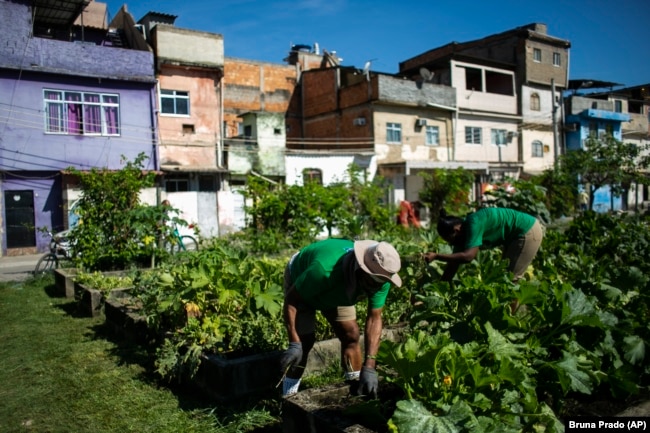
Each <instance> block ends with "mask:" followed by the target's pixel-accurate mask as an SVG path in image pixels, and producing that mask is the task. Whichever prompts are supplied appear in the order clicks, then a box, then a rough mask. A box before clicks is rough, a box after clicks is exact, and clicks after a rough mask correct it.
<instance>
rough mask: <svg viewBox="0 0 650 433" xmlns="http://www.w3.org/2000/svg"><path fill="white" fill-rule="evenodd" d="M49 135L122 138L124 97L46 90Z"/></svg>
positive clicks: (46, 120)
mask: <svg viewBox="0 0 650 433" xmlns="http://www.w3.org/2000/svg"><path fill="white" fill-rule="evenodd" d="M43 98H44V103H45V132H47V133H50V134H70V135H120V117H119V112H120V97H119V96H118V95H112V94H104V93H90V92H69V91H61V90H48V89H46V90H44V92H43Z"/></svg>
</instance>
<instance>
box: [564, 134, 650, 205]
mask: <svg viewBox="0 0 650 433" xmlns="http://www.w3.org/2000/svg"><path fill="white" fill-rule="evenodd" d="M647 151H648V146H647V145H646V146H644V147H640V146H637V145H635V144H632V143H623V142H622V141H619V140H617V139H615V138H614V137H612V136H611V135H606V136H604V137H603V138H597V137H595V136H592V137H589V138H588V139H587V140H586V142H585V148H584V149H579V150H574V151H570V152H568V153H567V154H566V155H563V156H562V157H561V164H560V167H561V169H562V170H564V171H565V173H567V174H569V175H572V176H575V177H577V178H578V179H579V181H580V183H583V184H588V185H589V190H588V192H589V207H590V209H591V206H592V204H593V197H594V193H595V192H596V191H597V190H598V189H599V188H601V187H603V186H605V185H609V186H610V188H611V192H612V194H613V195H616V196H620V195H622V194H624V193H627V191H628V190H629V188H630V186H631V185H632V183H634V182H638V183H644V184H645V183H647V177H646V175H645V174H644V173H643V170H645V169H647V168H648V166H649V164H650V158H649V157H648V154H647ZM625 198H626V199H627V197H625ZM626 204H627V202H626Z"/></svg>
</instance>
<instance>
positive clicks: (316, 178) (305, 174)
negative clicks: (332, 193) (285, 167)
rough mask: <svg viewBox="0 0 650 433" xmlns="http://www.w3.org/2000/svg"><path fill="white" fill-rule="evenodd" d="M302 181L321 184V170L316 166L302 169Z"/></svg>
mask: <svg viewBox="0 0 650 433" xmlns="http://www.w3.org/2000/svg"><path fill="white" fill-rule="evenodd" d="M302 182H303V184H307V183H310V182H314V183H316V184H318V185H322V184H323V171H322V170H320V169H318V168H306V169H304V170H303V171H302Z"/></svg>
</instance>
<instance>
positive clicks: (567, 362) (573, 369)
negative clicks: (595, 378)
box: [551, 350, 593, 394]
mask: <svg viewBox="0 0 650 433" xmlns="http://www.w3.org/2000/svg"><path fill="white" fill-rule="evenodd" d="M562 354H563V357H562V359H561V360H560V361H558V362H554V363H552V364H551V365H552V366H553V367H554V368H555V370H556V371H557V373H558V379H559V382H560V385H561V386H562V389H563V390H564V392H565V393H567V392H568V391H578V392H581V393H583V394H591V391H592V388H593V385H592V383H591V378H590V377H589V375H588V374H587V373H585V372H584V371H582V370H581V369H580V365H579V364H580V360H579V358H578V357H577V356H575V355H573V354H571V353H569V352H566V351H564V350H563V351H562Z"/></svg>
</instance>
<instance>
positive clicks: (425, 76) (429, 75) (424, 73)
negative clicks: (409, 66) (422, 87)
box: [420, 68, 435, 83]
mask: <svg viewBox="0 0 650 433" xmlns="http://www.w3.org/2000/svg"><path fill="white" fill-rule="evenodd" d="M434 75H435V74H434V73H433V72H431V71H430V70H428V69H427V68H420V77H422V80H423V81H424V82H425V83H429V82H431V81H432V80H433V76H434Z"/></svg>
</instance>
